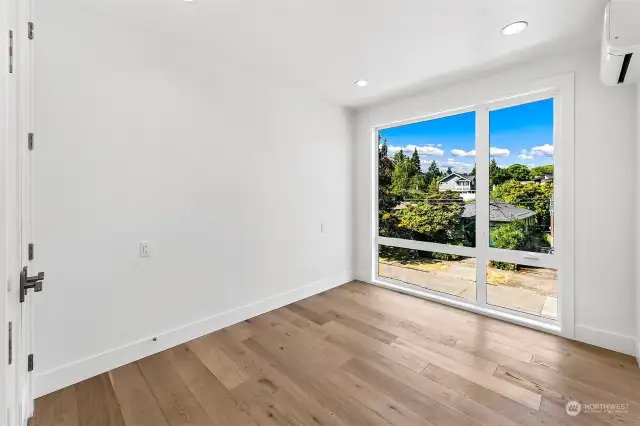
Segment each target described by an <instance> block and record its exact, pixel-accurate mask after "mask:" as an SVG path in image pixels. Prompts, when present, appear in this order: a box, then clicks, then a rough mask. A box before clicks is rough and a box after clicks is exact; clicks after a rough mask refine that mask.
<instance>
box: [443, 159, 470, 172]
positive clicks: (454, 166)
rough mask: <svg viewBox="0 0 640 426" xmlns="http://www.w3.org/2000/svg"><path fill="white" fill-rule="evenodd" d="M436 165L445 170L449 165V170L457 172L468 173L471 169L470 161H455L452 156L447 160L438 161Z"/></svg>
mask: <svg viewBox="0 0 640 426" xmlns="http://www.w3.org/2000/svg"><path fill="white" fill-rule="evenodd" d="M438 167H440V168H441V169H442V170H446V169H447V168H449V167H451V170H452V171H454V172H457V173H469V172H471V170H472V169H473V164H471V163H462V162H460V161H456V160H455V159H453V158H448V159H447V161H438Z"/></svg>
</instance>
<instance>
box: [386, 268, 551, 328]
mask: <svg viewBox="0 0 640 426" xmlns="http://www.w3.org/2000/svg"><path fill="white" fill-rule="evenodd" d="M443 264H444V265H445V267H444V268H442V269H441V270H437V271H432V272H425V271H420V270H417V269H412V268H407V267H401V266H396V265H390V264H386V263H382V262H380V265H379V275H380V276H381V277H386V278H392V279H395V280H398V281H403V282H406V283H410V284H413V285H417V286H420V287H423V288H427V289H429V290H433V291H438V292H441V293H446V294H451V295H455V296H460V297H463V298H465V299H469V300H475V299H476V282H475V267H470V266H469V265H468V264H464V263H462V262H446V263H445V262H443ZM470 270H471V271H473V274H470V273H469V272H470ZM487 302H488V303H489V304H491V305H495V306H501V307H504V308H509V309H514V310H518V311H522V312H526V313H529V314H532V315H538V316H543V317H547V318H553V319H557V317H558V298H557V297H554V296H545V295H544V294H539V293H536V292H533V291H531V290H528V289H526V288H518V287H511V286H506V285H493V284H487Z"/></svg>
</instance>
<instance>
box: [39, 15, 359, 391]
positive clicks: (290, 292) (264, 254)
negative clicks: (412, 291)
mask: <svg viewBox="0 0 640 426" xmlns="http://www.w3.org/2000/svg"><path fill="white" fill-rule="evenodd" d="M46 3H49V2H46ZM55 8H56V6H55V5H47V4H45V2H42V4H41V6H40V7H39V8H38V15H39V19H38V24H39V25H38V40H37V48H36V61H37V75H36V91H37V99H36V104H37V113H36V121H37V123H36V135H37V136H36V139H37V142H36V148H35V149H36V150H35V155H36V171H35V191H36V195H35V205H36V208H35V218H36V224H35V243H36V260H35V266H34V269H33V271H34V272H35V271H36V270H42V271H46V281H45V284H44V287H45V291H44V292H43V293H41V295H40V296H38V298H37V306H36V309H37V312H36V336H35V342H36V360H37V365H36V367H37V379H36V380H37V381H36V393H37V394H38V395H41V394H44V393H48V392H51V391H53V390H55V389H57V388H60V387H62V386H66V385H68V384H70V383H73V382H76V381H78V380H82V379H84V378H86V377H90V376H91V375H94V374H98V373H101V372H103V371H106V370H108V369H110V368H113V367H115V366H117V365H120V364H123V363H126V362H129V361H132V360H134V359H136V358H140V357H142V356H146V355H148V354H150V353H152V352H155V351H159V350H162V349H165V348H167V347H170V346H173V345H175V344H178V343H181V342H183V341H186V340H188V339H192V338H195V337H198V336H199V335H202V334H205V333H207V332H210V331H213V330H215V329H217V328H219V327H222V326H226V325H228V324H231V323H233V322H236V321H240V320H243V319H245V318H247V317H250V316H253V315H256V314H258V313H261V312H263V311H266V310H270V309H274V308H276V307H279V306H281V305H284V304H287V303H290V302H292V301H295V300H298V299H300V298H303V297H307V296H310V295H312V294H315V293H317V292H320V291H323V290H325V289H327V288H329V287H332V286H335V285H339V284H342V283H344V282H347V281H349V280H350V279H351V278H352V273H351V263H352V259H351V254H352V247H351V241H352V227H351V223H352V209H351V205H352V195H351V193H352V183H351V180H352V179H351V165H352V159H351V154H352V145H351V141H352V134H351V131H352V128H351V119H352V114H351V113H349V112H347V111H345V110H343V109H341V108H339V107H337V106H334V105H331V104H329V103H326V102H325V101H323V100H321V99H319V98H316V97H315V96H313V95H310V94H307V93H305V92H303V91H301V90H298V89H295V88H290V87H286V86H283V85H279V84H278V83H276V82H272V81H266V80H265V79H263V78H261V77H260V75H259V74H258V73H255V72H252V71H249V70H244V69H240V68H237V67H234V66H232V65H229V64H226V63H224V61H221V60H220V58H219V57H217V56H216V54H215V52H208V51H205V50H198V49H196V48H195V47H190V46H185V45H181V44H180V43H178V42H177V41H172V40H171V39H162V38H157V39H153V38H152V37H156V35H154V34H144V33H138V32H132V31H129V30H128V29H126V28H124V27H119V26H118V25H117V24H115V23H113V22H109V21H108V20H107V19H104V20H103V19H102V18H99V17H94V16H91V15H80V14H77V13H76V12H74V11H72V10H69V9H66V8H65V10H63V11H56V10H54V9H55ZM321 223H323V224H324V233H321ZM143 240H144V241H148V242H149V243H150V252H151V256H150V257H149V258H144V259H142V258H139V257H138V250H139V243H140V242H141V241H143ZM252 304H253V305H252ZM155 336H157V337H158V341H157V342H153V341H152V338H153V337H155Z"/></svg>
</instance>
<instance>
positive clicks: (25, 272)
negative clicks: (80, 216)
mask: <svg viewBox="0 0 640 426" xmlns="http://www.w3.org/2000/svg"><path fill="white" fill-rule="evenodd" d="M1 7H2V9H3V10H2V14H4V13H5V12H7V14H6V15H5V16H6V17H7V18H8V19H6V21H5V22H4V25H7V26H8V30H7V32H6V33H5V34H8V40H7V42H8V44H9V49H8V51H9V55H8V57H7V62H8V63H7V64H6V65H7V68H6V70H7V71H8V73H7V74H6V75H7V84H6V85H5V90H6V92H7V93H6V94H7V96H6V98H5V99H6V103H5V104H4V108H5V111H4V123H5V125H6V132H4V135H5V136H6V138H5V139H4V142H5V144H6V149H5V150H4V153H5V155H6V156H5V158H4V160H5V161H4V170H3V172H4V178H5V182H6V185H5V189H6V191H5V192H4V194H3V195H4V199H3V200H2V201H3V202H4V205H5V209H4V211H5V217H4V220H5V234H4V238H5V244H4V246H5V248H6V256H5V259H6V263H5V272H6V285H7V289H6V293H5V294H6V299H5V301H4V306H5V309H6V315H5V317H6V321H7V327H6V329H5V330H6V335H7V340H6V341H7V351H6V352H5V353H6V354H7V360H6V364H5V369H4V371H5V381H6V388H5V389H6V396H7V397H6V399H5V401H6V410H7V414H6V419H7V420H6V424H7V425H9V426H18V425H19V426H24V425H26V424H27V421H28V419H29V417H31V416H32V415H33V408H34V403H33V372H34V361H35V360H34V355H33V298H34V294H37V292H39V291H41V290H42V282H43V280H44V274H42V273H40V274H34V273H32V271H31V263H32V261H33V258H34V245H33V235H32V229H33V217H32V202H31V200H32V187H31V183H32V179H31V176H32V172H33V170H32V164H33V161H32V156H33V148H34V130H33V83H32V82H33V78H32V70H33V54H32V52H33V40H34V35H35V33H34V25H33V23H32V19H31V13H32V8H31V3H30V1H24V0H10V1H8V2H4V3H1ZM2 417H4V415H0V419H1V418H2ZM0 422H1V420H0Z"/></svg>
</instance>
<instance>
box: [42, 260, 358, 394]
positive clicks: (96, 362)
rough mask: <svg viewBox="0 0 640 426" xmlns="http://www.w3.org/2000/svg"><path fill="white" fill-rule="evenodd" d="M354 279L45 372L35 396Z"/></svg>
mask: <svg viewBox="0 0 640 426" xmlns="http://www.w3.org/2000/svg"><path fill="white" fill-rule="evenodd" d="M352 280H353V276H352V272H351V271H348V272H347V273H344V274H342V275H340V276H336V277H332V278H326V279H324V280H321V281H317V282H314V283H311V284H307V285H304V286H302V287H298V288H296V289H293V290H290V291H287V292H284V293H280V294H277V295H275V296H272V297H269V298H267V299H264V300H260V301H258V302H253V303H250V304H248V305H245V306H240V307H238V308H235V309H231V310H229V311H226V312H223V313H220V314H217V315H214V316H212V317H209V318H205V319H202V320H200V321H197V322H194V323H191V324H187V325H185V326H182V327H179V328H176V329H173V330H168V331H166V332H164V333H161V334H158V335H155V336H152V337H146V338H144V339H141V340H138V341H136V342H132V343H129V344H126V345H124V346H121V347H119V348H115V349H111V350H109V351H106V352H102V353H99V354H96V355H93V356H91V357H88V358H85V359H82V360H79V361H75V362H73V363H70V364H67V365H63V366H61V367H57V368H55V369H52V370H49V371H45V372H42V373H40V374H38V375H36V377H35V384H34V393H35V397H36V398H39V397H41V396H43V395H47V394H49V393H51V392H55V391H56V390H59V389H62V388H65V387H67V386H70V385H72V384H75V383H78V382H81V381H83V380H86V379H88V378H91V377H94V376H97V375H99V374H102V373H106V372H107V371H109V370H113V369H114V368H118V367H121V366H123V365H126V364H129V363H131V362H134V361H137V360H139V359H142V358H145V357H147V356H150V355H153V354H155V353H158V352H162V351H164V350H166V349H169V348H172V347H174V346H177V345H180V344H182V343H185V342H188V341H190V340H193V339H196V338H198V337H201V336H204V335H206V334H209V333H213V332H214V331H216V330H220V329H222V328H225V327H228V326H230V325H233V324H236V323H238V322H240V321H244V320H246V319H249V318H253V317H255V316H258V315H262V314H264V313H266V312H269V311H272V310H274V309H278V308H281V307H283V306H286V305H289V304H291V303H294V302H297V301H299V300H302V299H306V298H307V297H311V296H313V295H316V294H318V293H322V292H323V291H326V290H329V289H332V288H334V287H337V286H339V285H342V284H345V283H347V282H350V281H352ZM153 337H156V338H157V340H156V341H153Z"/></svg>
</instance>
